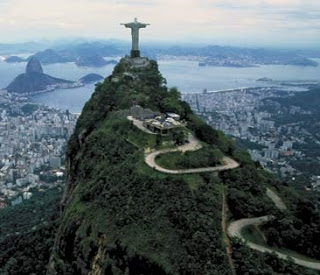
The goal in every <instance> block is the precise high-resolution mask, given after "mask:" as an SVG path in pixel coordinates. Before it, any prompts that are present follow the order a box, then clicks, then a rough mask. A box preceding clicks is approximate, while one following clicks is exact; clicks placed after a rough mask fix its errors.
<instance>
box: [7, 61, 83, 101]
mask: <svg viewBox="0 0 320 275" xmlns="http://www.w3.org/2000/svg"><path fill="white" fill-rule="evenodd" d="M82 85H83V84H82V83H80V82H73V81H69V80H65V79H61V78H56V77H53V76H50V75H47V74H45V73H44V72H43V68H42V66H41V63H40V62H39V60H38V59H36V58H35V57H32V58H31V59H30V60H29V62H28V64H27V68H26V72H25V73H23V74H20V75H18V76H17V77H16V78H15V79H14V80H13V81H12V82H11V83H10V84H9V85H8V86H7V87H6V88H5V89H6V90H7V91H8V92H9V93H11V94H15V95H18V96H29V95H34V94H38V93H43V92H48V91H53V90H55V89H59V88H61V89H70V88H77V87H80V86H82Z"/></svg>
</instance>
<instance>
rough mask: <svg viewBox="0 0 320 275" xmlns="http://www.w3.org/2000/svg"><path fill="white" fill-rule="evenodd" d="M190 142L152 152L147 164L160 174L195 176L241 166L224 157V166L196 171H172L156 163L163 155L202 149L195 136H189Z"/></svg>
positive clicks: (147, 156)
mask: <svg viewBox="0 0 320 275" xmlns="http://www.w3.org/2000/svg"><path fill="white" fill-rule="evenodd" d="M188 139H189V142H188V143H186V144H184V145H182V146H179V147H177V148H173V149H164V150H159V151H155V152H152V153H150V154H147V155H146V156H145V161H146V163H147V164H148V165H149V166H150V167H151V168H154V169H156V170H157V171H159V172H163V173H167V174H176V175H177V174H195V173H204V172H217V171H225V170H229V169H234V168H237V167H239V164H238V163H237V162H236V161H234V160H233V159H231V158H229V157H226V156H225V157H223V159H222V161H223V163H225V164H224V165H219V166H214V167H203V168H194V169H181V170H170V169H166V168H163V167H161V166H160V165H158V164H157V163H156V161H155V160H156V158H157V156H159V155H161V154H167V153H172V152H186V151H197V150H199V149H201V148H202V145H201V143H200V142H199V140H198V139H196V138H195V137H194V136H193V135H191V134H190V135H189V138H188Z"/></svg>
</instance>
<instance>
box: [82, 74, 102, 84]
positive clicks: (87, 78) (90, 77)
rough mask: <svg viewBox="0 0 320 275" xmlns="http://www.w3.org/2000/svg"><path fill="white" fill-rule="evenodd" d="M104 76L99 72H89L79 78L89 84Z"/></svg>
mask: <svg viewBox="0 0 320 275" xmlns="http://www.w3.org/2000/svg"><path fill="white" fill-rule="evenodd" d="M103 78H104V77H103V76H102V75H99V74H88V75H86V76H84V77H82V78H80V79H79V81H80V82H82V83H83V84H88V83H92V82H98V81H99V80H102V79H103Z"/></svg>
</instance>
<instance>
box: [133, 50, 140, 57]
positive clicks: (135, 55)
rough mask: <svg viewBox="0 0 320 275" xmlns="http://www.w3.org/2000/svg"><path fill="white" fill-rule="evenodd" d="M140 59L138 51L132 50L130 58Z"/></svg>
mask: <svg viewBox="0 0 320 275" xmlns="http://www.w3.org/2000/svg"><path fill="white" fill-rule="evenodd" d="M137 57H140V51H139V50H132V51H131V58H137Z"/></svg>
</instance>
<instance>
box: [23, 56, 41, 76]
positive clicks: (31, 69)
mask: <svg viewBox="0 0 320 275" xmlns="http://www.w3.org/2000/svg"><path fill="white" fill-rule="evenodd" d="M31 73H40V74H43V69H42V66H41V63H40V62H39V60H38V59H37V58H35V57H31V59H30V60H29V62H28V64H27V68H26V74H31Z"/></svg>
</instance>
